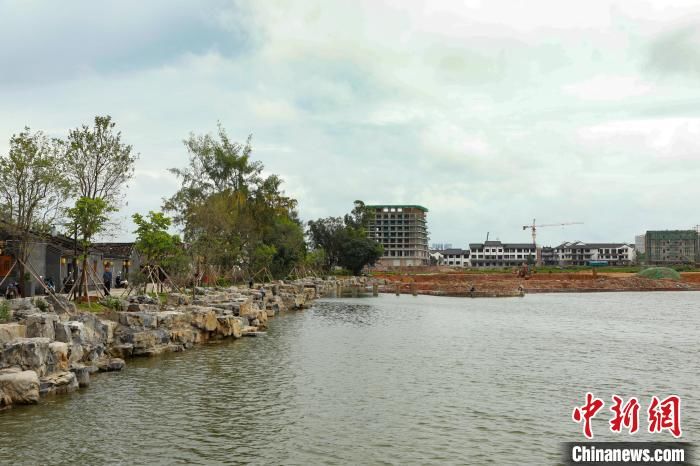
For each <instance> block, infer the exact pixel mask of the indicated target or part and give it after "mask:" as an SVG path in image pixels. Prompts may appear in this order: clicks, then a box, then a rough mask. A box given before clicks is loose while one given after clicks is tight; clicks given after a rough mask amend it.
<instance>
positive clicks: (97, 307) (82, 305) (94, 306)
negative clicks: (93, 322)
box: [75, 300, 109, 313]
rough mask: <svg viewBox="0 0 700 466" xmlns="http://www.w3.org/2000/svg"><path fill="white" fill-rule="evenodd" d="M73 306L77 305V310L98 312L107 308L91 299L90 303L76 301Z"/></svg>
mask: <svg viewBox="0 0 700 466" xmlns="http://www.w3.org/2000/svg"><path fill="white" fill-rule="evenodd" d="M75 307H77V308H78V310H79V311H83V312H94V313H100V312H104V311H107V310H109V308H108V307H107V306H105V305H103V304H101V303H100V302H99V301H92V300H91V301H90V304H88V303H86V302H76V303H75Z"/></svg>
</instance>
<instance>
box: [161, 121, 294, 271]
mask: <svg viewBox="0 0 700 466" xmlns="http://www.w3.org/2000/svg"><path fill="white" fill-rule="evenodd" d="M185 147H186V148H187V150H188V152H189V154H190V163H189V166H187V167H185V168H182V169H179V168H173V169H171V172H172V173H174V174H175V175H176V176H177V177H178V178H179V179H180V181H181V183H182V186H181V187H180V189H179V190H178V192H177V193H175V195H174V196H172V197H171V198H170V199H168V200H167V201H166V202H165V206H164V207H165V209H166V210H167V211H169V212H173V213H174V221H175V224H176V225H178V226H181V227H182V228H183V233H184V240H185V241H186V242H187V243H188V244H189V246H190V249H189V250H190V253H191V254H192V257H193V262H194V263H196V265H197V268H198V270H202V271H204V272H206V273H209V274H211V273H212V272H213V274H214V275H215V276H214V277H212V278H213V280H214V281H215V280H216V279H217V278H220V277H226V278H229V279H231V280H234V281H235V279H236V278H240V275H241V273H243V274H245V275H247V276H254V275H256V274H258V273H260V272H261V271H262V270H264V269H267V270H268V271H269V272H270V273H271V274H272V275H273V276H276V277H286V276H287V275H288V274H289V272H290V271H291V269H292V268H293V267H294V266H295V265H296V264H297V263H299V262H300V261H302V260H303V259H304V256H305V252H306V244H305V242H304V233H303V229H302V226H301V222H300V221H299V219H298V217H297V213H296V210H295V209H296V205H297V202H296V200H294V199H292V198H290V197H288V196H285V194H284V192H283V191H282V189H281V186H282V179H281V178H280V177H279V176H277V175H268V176H266V177H265V176H263V173H262V172H263V169H264V167H263V165H262V163H261V162H259V161H254V160H252V158H251V154H252V151H253V149H252V145H251V138H250V137H249V138H248V140H247V141H246V143H245V144H240V143H236V142H233V141H231V140H230V139H229V137H228V135H227V134H226V131H225V130H224V128H223V127H221V125H219V130H218V134H217V137H214V136H212V135H209V134H206V135H202V136H195V135H194V134H191V135H190V137H189V139H187V140H186V141H185Z"/></svg>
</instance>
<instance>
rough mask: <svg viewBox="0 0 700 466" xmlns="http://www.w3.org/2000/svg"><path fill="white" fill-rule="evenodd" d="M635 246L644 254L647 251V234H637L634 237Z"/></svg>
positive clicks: (638, 251)
mask: <svg viewBox="0 0 700 466" xmlns="http://www.w3.org/2000/svg"><path fill="white" fill-rule="evenodd" d="M634 248H635V249H636V250H637V253H642V254H644V253H645V252H646V250H647V246H646V235H636V236H635V237H634Z"/></svg>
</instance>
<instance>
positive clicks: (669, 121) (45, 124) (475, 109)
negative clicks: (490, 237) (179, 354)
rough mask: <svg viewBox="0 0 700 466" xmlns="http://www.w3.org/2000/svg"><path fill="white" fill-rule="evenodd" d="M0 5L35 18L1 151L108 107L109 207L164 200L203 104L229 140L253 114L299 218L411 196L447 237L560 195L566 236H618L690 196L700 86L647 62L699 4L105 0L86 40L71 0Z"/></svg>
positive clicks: (8, 25) (460, 237)
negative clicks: (133, 153) (138, 0)
mask: <svg viewBox="0 0 700 466" xmlns="http://www.w3.org/2000/svg"><path fill="white" fill-rule="evenodd" d="M3 5H5V6H7V5H10V4H8V3H5V4H2V3H0V30H1V31H5V34H10V35H17V34H20V33H22V34H24V33H23V32H22V31H32V37H27V40H26V41H25V40H18V41H16V42H15V43H17V44H23V43H24V44H26V50H24V51H23V53H14V52H12V53H10V52H8V51H6V52H7V54H5V55H3V54H1V53H0V56H2V57H4V58H5V60H4V61H5V62H6V63H7V69H9V70H13V71H14V72H16V73H14V74H13V75H12V76H14V79H13V80H12V81H11V83H12V84H11V85H9V84H8V85H7V86H3V87H0V102H1V103H2V105H1V106H0V152H3V151H4V150H5V148H6V142H7V140H8V139H9V136H10V135H11V134H12V132H16V131H18V130H20V129H21V128H22V126H24V125H25V124H30V125H31V126H32V127H33V128H36V129H38V128H55V130H51V133H52V135H54V134H53V133H54V132H55V133H57V134H55V135H60V134H61V133H65V131H66V130H65V129H61V128H66V129H67V128H73V127H75V126H77V125H79V124H81V123H87V122H89V121H90V120H91V119H92V117H93V116H94V115H95V114H104V113H109V114H111V115H112V116H113V117H114V118H115V120H116V122H117V124H118V127H119V129H121V130H122V132H123V137H124V139H125V141H127V142H128V143H130V144H133V145H134V148H135V150H137V151H138V152H140V153H141V159H140V160H139V162H138V167H137V177H136V178H135V180H134V182H133V184H132V186H131V188H130V191H129V193H128V199H129V208H128V209H127V211H125V215H126V216H128V215H130V213H132V212H134V211H141V212H145V211H148V210H157V209H158V208H159V207H160V204H161V198H163V197H168V196H169V195H170V194H172V192H173V191H174V190H175V189H176V188H177V184H176V182H175V180H173V179H172V178H171V177H170V175H168V174H167V172H165V169H166V168H169V167H179V166H184V165H185V164H186V163H187V153H186V151H185V149H184V147H183V146H182V139H184V138H185V137H187V135H188V133H189V132H190V131H194V132H195V133H202V132H207V131H209V132H211V131H215V129H216V122H217V121H221V123H222V124H223V125H224V127H226V128H227V130H228V132H229V135H230V136H231V137H232V138H234V139H236V140H243V139H245V137H246V136H247V135H248V134H250V133H253V146H254V156H255V157H258V158H260V159H261V160H262V162H263V163H264V164H265V167H266V171H268V172H271V173H280V174H282V175H283V177H284V179H285V180H286V184H285V189H286V190H287V191H288V192H289V193H290V194H293V195H294V196H296V197H297V198H298V200H299V203H300V212H301V215H302V217H304V218H305V219H309V218H313V217H317V216H325V215H341V214H342V213H344V212H345V211H347V210H349V209H350V208H351V206H352V201H353V200H355V199H357V198H361V199H364V200H366V201H368V202H410V203H419V204H425V205H426V207H428V208H429V209H430V210H431V214H430V216H429V219H430V222H431V227H430V228H431V231H432V236H433V239H434V240H436V241H447V242H450V241H451V242H453V243H454V244H455V245H461V244H466V242H468V241H471V240H474V239H477V240H478V239H483V236H484V235H485V232H486V231H491V232H492V233H494V232H495V234H498V235H499V236H500V237H501V238H502V239H504V240H519V239H520V238H521V236H519V235H521V234H522V232H521V231H520V230H519V226H520V225H521V224H523V222H526V221H527V219H528V218H532V217H537V218H538V219H539V218H542V219H543V220H544V219H545V218H546V219H547V220H548V221H552V222H556V221H558V220H567V219H571V218H572V215H574V214H575V217H576V218H575V220H581V221H585V222H586V226H585V228H582V229H580V230H577V231H576V232H572V233H571V234H572V235H573V234H574V233H575V234H576V237H578V238H581V239H584V240H611V239H614V240H625V239H629V238H631V237H632V235H633V234H634V233H636V232H639V231H641V230H643V229H644V228H646V227H647V226H651V225H649V224H650V223H653V222H656V220H654V219H657V220H658V222H668V221H669V219H672V218H674V217H684V218H685V216H686V214H685V206H683V205H680V204H679V205H676V203H674V202H670V203H669V202H666V203H665V204H664V205H657V204H655V203H653V202H651V201H650V199H654V198H661V197H662V194H664V193H667V192H668V189H669V186H672V185H674V184H679V183H683V186H684V190H683V197H686V198H690V197H693V196H694V197H698V196H700V186H699V185H698V183H697V173H698V171H699V170H700V167H699V166H698V161H697V154H699V153H700V147H699V143H698V141H700V123H699V122H700V106H699V105H697V103H698V102H700V89H698V87H697V83H696V81H695V80H693V79H685V80H684V79H683V78H678V77H674V79H673V80H669V79H665V78H664V77H663V76H661V77H659V76H654V77H653V79H652V77H650V76H649V75H648V70H646V69H645V67H644V64H645V63H646V61H647V60H646V56H645V53H647V48H648V44H650V43H652V42H654V40H655V39H656V38H657V36H658V35H659V34H662V33H664V31H666V30H667V29H673V28H675V27H676V26H677V25H678V23H679V21H680V22H683V21H687V20H688V18H692V17H693V15H695V14H697V13H700V5H697V4H695V3H694V2H691V3H688V2H662V3H660V2H656V1H653V2H633V3H630V2H626V1H625V2H623V1H600V2H593V3H591V2H588V3H571V2H561V1H559V0H549V1H543V2H536V3H533V2H526V3H522V4H520V3H514V2H512V1H501V0H495V1H488V2H486V1H478V0H469V1H467V2H448V1H445V2H438V1H418V0H415V1H414V0H410V1H409V0H401V1H399V0H394V1H386V2H380V1H378V0H358V1H354V0H353V1H350V0H348V1H337V2H326V1H322V0H308V1H304V0H298V1H285V2H272V1H271V2H257V1H250V2H245V1H244V2H237V3H236V5H238V6H239V7H238V8H231V7H230V5H231V4H230V3H228V2H218V1H211V2H207V3H206V8H203V7H201V6H200V4H199V3H198V4H197V6H196V7H193V6H191V5H190V6H188V4H187V3H186V2H181V3H177V4H174V5H173V4H171V3H169V2H160V3H157V2H156V3H152V4H151V3H149V5H152V6H151V7H149V8H146V9H140V8H139V9H136V8H131V7H132V6H133V4H131V5H127V6H122V4H121V3H117V2H115V3H113V4H112V5H111V9H110V11H111V12H112V13H113V14H114V18H118V19H119V21H117V20H114V21H110V20H104V21H101V22H100V23H99V25H98V26H94V27H93V28H92V29H91V31H92V33H93V35H96V36H98V37H99V39H100V40H101V41H102V42H105V43H104V44H101V43H98V42H99V41H95V42H94V43H93V44H92V45H91V47H89V51H90V53H86V54H75V53H74V50H73V48H74V47H75V46H76V43H79V42H77V41H76V37H77V38H80V37H82V35H81V34H83V33H80V34H77V33H74V32H72V31H73V30H75V31H79V26H80V25H81V24H84V23H85V21H86V20H87V16H85V15H84V13H82V12H81V9H80V8H79V7H74V8H73V9H71V10H70V11H68V12H66V14H65V15H62V16H61V18H63V22H62V23H61V25H62V26H61V27H60V28H59V29H58V30H57V29H56V28H55V27H53V26H55V24H54V23H53V22H52V21H53V20H52V18H50V16H51V15H50V14H48V13H47V14H42V13H41V12H42V11H44V8H43V6H48V5H53V4H51V3H50V2H41V1H36V2H33V3H32V4H31V5H32V7H31V8H29V7H25V10H23V9H22V8H23V3H22V2H16V3H14V4H12V5H11V6H12V7H11V8H10V9H9V10H8V9H7V8H5V9H4V10H3ZM171 5H172V6H171ZM662 5H663V8H662ZM26 8H28V10H27V9H26ZM51 8H53V10H51V9H49V10H47V11H49V12H52V11H55V8H56V7H55V5H54V6H52V7H51ZM22 11H24V13H22ZM3 13H4V14H3ZM192 15H194V17H195V18H196V19H197V21H196V25H195V26H196V27H195V26H192V27H190V26H188V25H189V24H190V23H191V22H189V21H186V19H187V18H189V17H190V16H192ZM127 20H128V21H127ZM125 21H127V22H126V23H125ZM35 23H36V24H35ZM52 25H53V26H52ZM50 26H51V27H50ZM64 26H65V27H64ZM185 26H187V28H185ZM99 28H102V29H106V30H107V33H105V34H100V31H99V30H97V29H99ZM122 28H123V29H124V31H122ZM183 28H184V29H183ZM136 30H138V31H140V33H138V34H137V33H136V32H134V31H136ZM0 37H2V32H0ZM22 37H25V36H22ZM29 39H31V40H29ZM45 44H50V45H51V47H49V49H48V52H47V51H46V50H44V48H45V47H44V45H45ZM21 48H22V47H18V50H19V49H21ZM63 50H67V51H68V52H65V53H64V52H62V51H63ZM95 51H97V52H95ZM46 54H51V57H46ZM49 58H50V60H49ZM680 58H683V56H682V54H681V57H680ZM27 59H31V60H32V62H29V61H27ZM34 62H36V63H45V62H46V63H49V64H51V63H57V64H59V65H60V66H58V67H57V71H56V74H55V76H54V74H53V73H46V72H45V69H44V65H42V66H35V65H36V63H34ZM64 65H65V66H64ZM80 70H89V72H87V71H83V72H80ZM8 76H9V74H8ZM12 76H10V77H12ZM6 77H7V76H6ZM8 79H9V78H8ZM8 82H10V81H8ZM160 173H162V176H161V175H160ZM600 183H604V185H605V189H604V190H601V189H599V186H600ZM642 186H643V187H644V194H643V195H639V194H638V193H639V191H640V189H641V187H642ZM655 196H656V197H655ZM667 198H668V196H667ZM674 199H675V198H674ZM620 202H626V203H627V205H630V209H633V210H634V212H635V214H634V215H632V214H629V217H627V216H626V215H627V214H624V215H621V214H620V213H619V212H617V211H616V210H615V209H611V208H610V206H611V205H613V204H614V205H619V204H620ZM630 209H627V212H629V210H630ZM455 210H456V211H459V212H463V213H464V215H459V216H455V215H454V213H453V212H454V211H455ZM698 221H700V219H698ZM655 225H656V226H658V225H657V224H656V223H655ZM662 226H663V225H662ZM125 229H126V230H127V231H130V230H131V229H132V228H131V227H129V226H128V225H127V226H126V227H125ZM568 234H569V233H568V232H567V231H552V232H549V233H547V232H543V240H544V241H551V242H552V243H554V242H556V241H559V240H563V239H571V238H569V237H567V236H565V235H568ZM548 235H549V236H548Z"/></svg>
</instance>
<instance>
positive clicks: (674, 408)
mask: <svg viewBox="0 0 700 466" xmlns="http://www.w3.org/2000/svg"><path fill="white" fill-rule="evenodd" d="M647 414H648V415H649V432H650V433H654V432H662V431H664V430H668V431H669V432H671V434H672V435H673V436H674V437H676V438H678V437H680V436H681V399H680V397H679V396H676V395H671V396H669V397H667V398H664V399H663V400H662V401H659V399H658V398H657V397H656V396H652V397H651V403H650V404H649V409H648V410H647Z"/></svg>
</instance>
